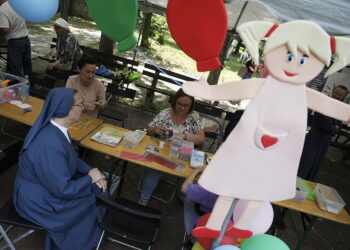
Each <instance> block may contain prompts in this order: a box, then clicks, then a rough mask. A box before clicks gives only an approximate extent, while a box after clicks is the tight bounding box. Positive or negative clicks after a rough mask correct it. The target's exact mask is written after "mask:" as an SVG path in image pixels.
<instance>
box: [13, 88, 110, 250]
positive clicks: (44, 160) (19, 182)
mask: <svg viewBox="0 0 350 250" xmlns="http://www.w3.org/2000/svg"><path fill="white" fill-rule="evenodd" d="M82 110H83V103H82V99H81V96H80V94H79V93H78V92H76V91H75V90H73V89H67V88H55V89H52V90H51V91H50V92H49V94H48V96H47V97H46V100H45V103H44V107H43V109H42V111H41V113H40V115H39V117H38V118H37V120H36V121H35V123H34V125H33V127H32V128H31V130H30V131H29V133H28V135H27V136H26V138H25V141H24V145H23V148H22V151H21V153H20V157H19V170H18V172H17V176H16V180H15V186H14V191H13V203H14V206H15V208H16V211H17V212H18V214H19V215H20V216H21V217H23V218H25V219H27V220H29V221H32V222H34V223H36V224H38V225H41V226H42V227H43V228H45V229H46V231H47V236H46V241H45V250H49V249H92V248H94V247H96V246H97V244H98V240H99V237H100V236H101V233H102V231H101V229H100V228H99V227H98V224H97V211H96V197H95V193H97V192H104V191H106V186H107V184H106V180H105V176H104V175H103V174H102V173H101V172H100V171H99V170H98V169H97V168H91V167H90V166H89V165H87V164H86V163H85V162H84V161H82V160H81V159H79V158H78V156H77V153H76V152H75V150H74V147H73V145H72V140H71V138H70V137H69V134H68V127H69V126H70V125H71V124H72V123H74V122H76V121H78V120H79V117H80V114H81V112H82ZM104 194H105V195H107V194H106V193H104Z"/></svg>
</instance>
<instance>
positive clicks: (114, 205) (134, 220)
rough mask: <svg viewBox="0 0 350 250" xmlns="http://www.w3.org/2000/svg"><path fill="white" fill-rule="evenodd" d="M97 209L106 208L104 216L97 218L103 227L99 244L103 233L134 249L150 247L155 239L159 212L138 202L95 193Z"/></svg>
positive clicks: (159, 220)
mask: <svg viewBox="0 0 350 250" xmlns="http://www.w3.org/2000/svg"><path fill="white" fill-rule="evenodd" d="M97 202H98V204H100V206H99V209H103V208H107V213H106V215H105V216H104V218H103V219H102V218H99V225H100V227H101V228H102V229H103V232H102V235H101V238H100V241H99V244H98V246H97V248H96V250H98V249H99V247H100V245H101V242H102V239H103V237H104V236H105V235H107V237H108V238H109V239H110V240H112V241H115V242H118V243H120V244H122V245H125V246H128V247H130V248H134V249H145V247H146V248H147V249H151V247H152V245H153V244H154V242H155V241H156V239H157V235H158V230H159V226H160V222H161V212H160V211H158V210H156V209H154V208H151V207H146V206H142V205H140V204H138V203H135V202H132V201H129V200H126V199H122V198H117V199H116V201H112V200H110V199H107V198H105V197H103V196H101V195H100V194H98V195H97Z"/></svg>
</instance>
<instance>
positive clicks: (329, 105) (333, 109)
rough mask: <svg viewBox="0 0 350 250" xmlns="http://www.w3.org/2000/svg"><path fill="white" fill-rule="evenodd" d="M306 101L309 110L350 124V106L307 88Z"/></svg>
mask: <svg viewBox="0 0 350 250" xmlns="http://www.w3.org/2000/svg"><path fill="white" fill-rule="evenodd" d="M306 100H307V106H308V108H310V109H312V110H315V111H317V112H319V113H321V114H324V115H326V116H329V117H333V118H334V119H337V120H341V121H344V122H347V123H350V105H348V104H346V103H343V102H341V101H338V100H336V99H333V98H331V97H328V96H326V95H325V94H322V93H321V92H318V91H316V90H313V89H310V88H306Z"/></svg>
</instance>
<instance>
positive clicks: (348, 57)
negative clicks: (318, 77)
mask: <svg viewBox="0 0 350 250" xmlns="http://www.w3.org/2000/svg"><path fill="white" fill-rule="evenodd" d="M334 38H335V53H334V57H335V60H334V63H333V65H332V66H331V67H330V68H329V69H328V70H327V72H326V73H325V77H328V76H329V75H331V74H333V73H334V72H337V71H338V70H340V69H342V68H343V67H345V66H346V65H348V64H349V63H350V49H349V48H350V39H349V38H346V37H339V36H337V37H334Z"/></svg>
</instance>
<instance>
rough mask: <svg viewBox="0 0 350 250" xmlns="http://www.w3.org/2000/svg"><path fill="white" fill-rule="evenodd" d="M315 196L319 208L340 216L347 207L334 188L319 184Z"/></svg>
mask: <svg viewBox="0 0 350 250" xmlns="http://www.w3.org/2000/svg"><path fill="white" fill-rule="evenodd" d="M314 195H315V197H316V202H317V205H318V206H319V208H321V209H323V210H326V211H328V212H331V213H334V214H338V213H339V212H340V211H341V210H342V209H343V207H344V206H345V202H344V200H343V199H342V198H341V197H340V195H339V194H338V192H337V191H336V190H335V189H334V188H332V187H328V186H326V185H322V184H319V183H317V184H316V187H315V189H314Z"/></svg>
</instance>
